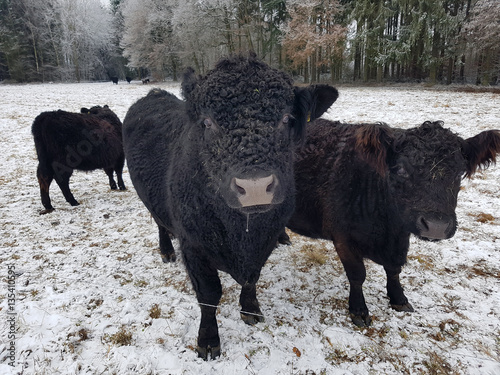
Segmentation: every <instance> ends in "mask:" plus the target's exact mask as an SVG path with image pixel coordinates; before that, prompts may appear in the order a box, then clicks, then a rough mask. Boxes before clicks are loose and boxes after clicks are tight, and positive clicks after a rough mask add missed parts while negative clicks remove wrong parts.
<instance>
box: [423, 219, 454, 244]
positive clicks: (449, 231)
mask: <svg viewBox="0 0 500 375" xmlns="http://www.w3.org/2000/svg"><path fill="white" fill-rule="evenodd" d="M417 228H418V230H419V232H420V233H419V234H420V237H423V238H426V239H429V240H444V239H447V238H451V237H453V235H454V234H455V230H456V224H455V219H454V218H439V219H437V218H429V217H425V216H424V215H421V216H419V217H418V218H417Z"/></svg>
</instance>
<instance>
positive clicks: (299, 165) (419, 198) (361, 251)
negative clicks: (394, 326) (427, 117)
mask: <svg viewBox="0 0 500 375" xmlns="http://www.w3.org/2000/svg"><path fill="white" fill-rule="evenodd" d="M307 132H308V139H307V143H306V144H305V145H304V146H303V147H302V148H300V149H299V150H298V152H297V158H296V162H295V181H296V189H297V195H296V209H295V212H294V214H293V216H292V218H291V219H290V221H289V222H288V225H287V226H288V227H289V228H290V229H291V230H293V231H294V232H297V233H299V234H301V235H305V236H308V237H312V238H323V239H328V240H332V241H333V243H334V244H335V248H336V250H337V253H338V255H339V257H340V259H341V261H342V264H343V265H344V269H345V271H346V273H347V277H348V279H349V283H350V294H349V312H350V315H351V318H352V320H353V322H354V324H356V325H357V326H368V325H369V324H370V322H371V318H370V315H369V312H368V308H367V307H366V304H365V299H364V296H363V291H362V285H363V282H364V280H365V276H366V271H365V267H364V264H363V259H364V258H368V259H371V260H373V261H374V262H376V263H378V264H380V265H382V266H383V267H384V269H385V272H386V274H387V294H388V296H389V299H390V304H391V306H392V307H393V308H394V309H395V310H397V311H413V307H412V306H411V304H410V303H409V302H408V299H407V298H406V296H405V295H404V292H403V288H402V287H401V284H400V281H399V274H400V272H401V267H402V266H403V265H404V264H405V263H406V256H407V253H408V247H409V238H410V234H412V233H413V234H414V235H416V236H417V237H420V238H423V239H428V240H442V239H446V238H450V237H452V236H453V235H454V234H455V230H456V227H457V222H456V215H455V207H456V205H457V195H458V192H459V190H460V181H461V179H462V178H463V177H464V176H466V177H471V176H472V175H473V174H474V173H475V172H476V171H477V170H478V169H480V168H483V167H484V168H486V167H487V166H489V165H490V163H494V162H495V159H496V154H497V153H499V152H500V132H499V131H498V130H490V131H484V132H482V133H480V134H478V135H476V136H475V137H472V138H468V139H462V138H460V137H459V136H458V135H456V134H454V133H452V132H451V131H450V130H448V129H445V128H443V127H442V124H441V123H440V122H434V123H433V122H425V123H424V124H422V125H421V126H419V127H416V128H413V129H408V130H403V129H398V128H391V127H389V126H387V125H385V124H355V125H348V124H341V123H338V122H330V121H327V120H322V119H320V120H317V121H315V122H314V124H311V125H310V126H309V127H308V129H307ZM288 240H289V239H288V236H287V235H286V234H283V235H282V236H280V242H282V243H286V242H287V241H288Z"/></svg>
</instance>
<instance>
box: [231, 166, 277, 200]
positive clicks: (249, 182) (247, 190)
mask: <svg viewBox="0 0 500 375" xmlns="http://www.w3.org/2000/svg"><path fill="white" fill-rule="evenodd" d="M278 184H279V181H278V178H277V177H276V175H274V174H271V175H269V176H266V177H260V178H255V179H241V178H237V177H234V178H232V179H231V183H230V189H231V191H232V192H233V193H234V194H235V195H236V197H237V199H238V202H239V203H240V204H241V207H242V208H247V207H254V206H268V205H270V204H272V203H273V199H274V197H275V192H276V188H277V186H278Z"/></svg>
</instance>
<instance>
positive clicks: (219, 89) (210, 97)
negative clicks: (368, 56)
mask: <svg viewBox="0 0 500 375" xmlns="http://www.w3.org/2000/svg"><path fill="white" fill-rule="evenodd" d="M182 93H183V96H184V98H185V101H183V100H180V99H178V98H176V97H175V96H174V95H172V94H170V93H168V92H166V91H163V90H159V89H154V90H152V91H150V92H149V94H148V95H147V96H146V97H144V98H142V99H140V100H139V101H137V102H136V103H135V104H133V105H132V106H131V107H130V109H129V110H128V113H127V115H126V117H125V119H124V122H123V123H124V132H123V136H124V147H125V155H126V157H127V164H128V168H129V172H130V177H131V179H132V182H133V184H134V187H135V189H136V191H137V193H138V195H139V197H140V199H141V200H142V201H143V202H144V204H145V206H146V207H147V208H148V210H149V211H150V212H151V214H152V216H153V218H154V219H155V221H156V223H157V224H158V228H159V242H160V251H161V254H162V258H163V260H164V261H165V262H168V261H174V260H175V253H174V248H173V246H172V242H171V240H170V237H169V234H173V235H175V237H176V238H177V239H178V240H179V243H180V250H181V252H182V258H183V260H184V264H185V266H186V269H187V272H188V274H189V277H190V279H191V282H192V285H193V288H194V291H195V292H196V297H197V299H198V303H199V305H200V309H201V323H200V328H199V333H198V345H197V351H198V354H199V356H200V357H202V358H204V359H208V358H215V357H218V356H219V355H220V338H219V333H218V327H217V320H216V309H217V305H218V303H219V300H220V298H221V296H222V287H221V283H220V280H219V276H218V271H219V270H220V271H224V272H227V273H229V274H230V275H231V276H232V277H233V278H234V280H236V281H237V282H238V283H239V284H240V285H241V286H242V289H241V296H240V304H241V308H242V311H241V317H242V319H243V321H244V322H245V323H247V324H252V325H253V324H256V323H258V322H262V321H263V316H262V312H261V310H260V308H259V303H258V301H257V296H256V283H257V281H258V279H259V276H260V272H261V269H262V267H263V265H264V263H265V262H266V260H267V258H268V257H269V255H270V254H271V251H272V250H273V248H274V247H275V245H276V242H277V239H278V235H279V234H280V232H281V230H282V229H283V228H284V226H285V224H286V222H287V221H288V218H289V217H290V215H291V213H292V211H293V204H294V203H293V201H294V199H293V196H294V183H293V163H292V159H293V150H294V148H295V145H297V143H299V142H301V139H302V138H303V133H304V130H305V126H306V121H307V118H308V117H310V118H312V119H314V118H316V117H318V116H320V115H321V114H322V113H323V112H325V111H326V110H327V109H328V108H329V107H330V105H331V104H332V103H333V102H334V101H335V100H336V98H337V95H338V93H337V90H336V89H335V88H333V87H330V86H327V85H316V86H309V87H303V88H298V87H294V86H293V80H292V78H291V77H290V76H289V75H287V74H285V73H283V72H280V71H278V70H275V69H273V68H271V67H269V66H268V65H266V64H265V63H264V62H262V61H261V60H259V59H258V58H257V57H256V55H255V54H253V53H251V54H248V55H246V54H245V55H243V54H242V55H235V56H230V57H227V58H224V59H222V60H221V61H219V63H218V64H217V65H216V67H215V68H214V69H213V70H211V71H209V72H208V73H207V74H206V75H204V76H196V75H195V74H194V71H193V69H188V70H187V72H186V73H185V74H184V77H183V82H182Z"/></svg>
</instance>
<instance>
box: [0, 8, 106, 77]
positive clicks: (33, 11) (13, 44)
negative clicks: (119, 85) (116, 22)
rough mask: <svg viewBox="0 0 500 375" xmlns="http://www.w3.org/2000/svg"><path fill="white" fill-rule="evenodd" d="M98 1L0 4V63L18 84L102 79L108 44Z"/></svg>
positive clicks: (103, 12)
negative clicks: (39, 81) (40, 81)
mask: <svg viewBox="0 0 500 375" xmlns="http://www.w3.org/2000/svg"><path fill="white" fill-rule="evenodd" d="M110 21H111V19H110V17H109V12H108V10H107V9H105V8H104V7H103V5H102V3H101V1H100V0H79V1H73V0H45V1H39V0H0V64H2V65H4V66H5V68H4V70H3V71H4V75H5V76H6V78H11V79H14V80H17V81H33V80H42V81H44V80H59V79H63V80H78V81H79V80H81V79H85V80H89V79H102V78H104V77H105V75H104V71H105V68H104V65H103V61H104V59H103V56H104V55H106V53H107V48H108V46H109V43H110V34H109V31H110V27H111V23H110Z"/></svg>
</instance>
